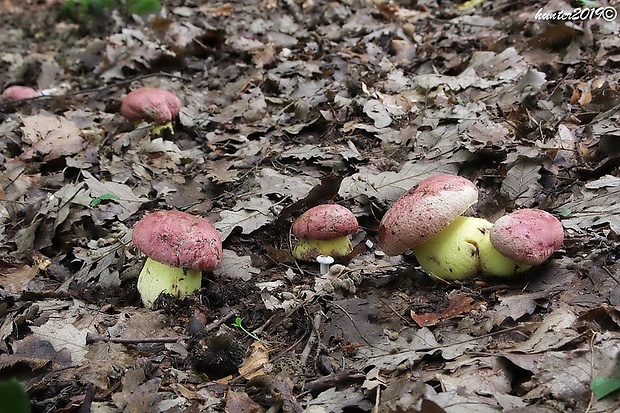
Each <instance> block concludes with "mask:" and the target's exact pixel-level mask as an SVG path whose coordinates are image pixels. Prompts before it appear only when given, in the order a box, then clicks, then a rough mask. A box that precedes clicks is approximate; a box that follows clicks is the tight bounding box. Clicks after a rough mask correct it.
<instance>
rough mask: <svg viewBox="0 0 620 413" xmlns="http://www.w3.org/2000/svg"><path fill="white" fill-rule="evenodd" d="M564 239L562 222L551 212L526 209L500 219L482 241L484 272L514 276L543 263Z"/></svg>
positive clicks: (481, 257) (481, 254) (481, 250)
mask: <svg viewBox="0 0 620 413" xmlns="http://www.w3.org/2000/svg"><path fill="white" fill-rule="evenodd" d="M563 242H564V228H563V227H562V223H561V222H560V221H559V220H558V219H557V218H556V217H554V216H553V215H551V214H550V213H548V212H546V211H543V210H541V209H536V208H524V209H519V210H517V211H514V212H512V213H510V214H508V215H505V216H503V217H501V218H499V219H498V220H497V221H496V222H495V224H494V225H493V227H492V228H491V230H490V231H488V233H487V234H485V237H484V239H483V242H482V243H481V244H480V262H481V267H482V272H483V273H486V274H488V275H494V276H511V275H514V274H516V273H519V272H522V271H525V270H527V269H529V268H531V267H532V266H535V265H540V264H542V263H543V262H545V261H546V260H547V258H549V257H550V256H551V254H553V253H554V252H555V251H556V250H557V249H559V248H560V247H561V246H562V243H563Z"/></svg>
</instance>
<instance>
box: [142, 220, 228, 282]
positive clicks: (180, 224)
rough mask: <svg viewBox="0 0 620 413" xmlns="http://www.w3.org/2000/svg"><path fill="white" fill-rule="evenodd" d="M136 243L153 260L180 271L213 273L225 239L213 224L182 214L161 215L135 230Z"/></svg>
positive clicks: (219, 258) (143, 223) (146, 221)
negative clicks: (181, 269) (185, 269)
mask: <svg viewBox="0 0 620 413" xmlns="http://www.w3.org/2000/svg"><path fill="white" fill-rule="evenodd" d="M132 241H133V243H134V245H135V246H136V248H138V249H139V250H140V251H142V252H143V253H144V254H146V255H147V256H148V257H149V258H151V259H153V260H155V261H157V262H160V263H162V264H166V265H169V266H171V267H176V268H187V269H192V270H201V271H213V270H214V269H215V267H217V265H218V264H219V262H220V261H221V260H222V237H221V236H220V233H219V232H218V231H217V229H215V227H214V226H213V225H211V223H210V222H209V221H207V220H206V219H204V218H200V217H197V216H195V215H192V214H188V213H187V212H182V211H157V212H153V213H150V214H148V215H146V216H144V217H143V218H142V219H141V220H140V221H138V223H136V225H135V226H134V228H133V235H132Z"/></svg>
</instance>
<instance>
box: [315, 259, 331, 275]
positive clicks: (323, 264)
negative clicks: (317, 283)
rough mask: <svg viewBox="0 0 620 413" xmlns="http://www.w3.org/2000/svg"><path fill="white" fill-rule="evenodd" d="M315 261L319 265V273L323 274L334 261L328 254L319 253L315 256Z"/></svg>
mask: <svg viewBox="0 0 620 413" xmlns="http://www.w3.org/2000/svg"><path fill="white" fill-rule="evenodd" d="M316 262H318V263H319V264H320V265H321V266H320V267H319V274H321V275H325V274H327V273H328V272H329V266H330V265H331V264H333V263H334V258H333V257H331V256H329V255H319V256H317V257H316Z"/></svg>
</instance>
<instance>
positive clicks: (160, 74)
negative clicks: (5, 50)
mask: <svg viewBox="0 0 620 413" xmlns="http://www.w3.org/2000/svg"><path fill="white" fill-rule="evenodd" d="M149 77H170V78H173V79H181V80H184V81H186V82H190V81H191V79H189V78H186V77H183V76H179V75H173V74H172V73H166V72H158V73H148V74H145V75H139V76H135V77H132V78H131V79H127V80H121V81H119V82H114V83H112V84H109V85H104V86H99V87H95V88H91V89H84V90H76V91H75V92H69V93H65V94H63V95H42V96H35V97H32V98H28V99H20V100H9V101H7V102H0V109H2V108H4V107H5V106H6V107H8V106H15V105H22V104H24V103H27V102H33V101H39V100H51V99H58V98H63V97H69V96H76V95H87V94H89V93H95V92H102V91H104V90H106V89H112V88H114V87H118V86H122V85H126V84H130V83H131V82H135V81H136V80H141V79H146V78H149Z"/></svg>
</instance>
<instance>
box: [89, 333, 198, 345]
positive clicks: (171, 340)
mask: <svg viewBox="0 0 620 413" xmlns="http://www.w3.org/2000/svg"><path fill="white" fill-rule="evenodd" d="M187 339H189V336H177V337H144V338H123V337H108V336H101V335H98V334H91V333H90V332H89V333H86V344H93V343H97V342H103V343H117V344H142V343H176V342H177V341H179V340H187Z"/></svg>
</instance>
